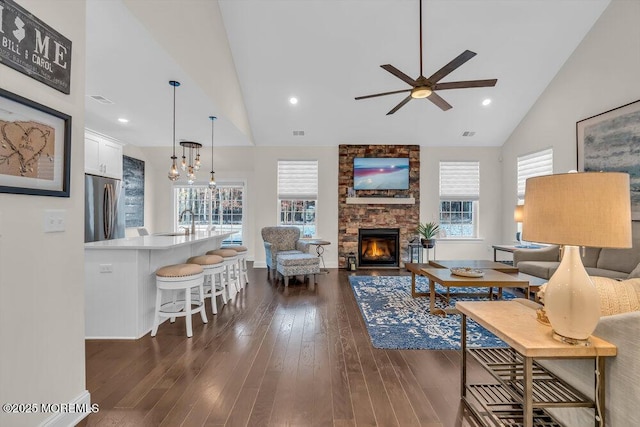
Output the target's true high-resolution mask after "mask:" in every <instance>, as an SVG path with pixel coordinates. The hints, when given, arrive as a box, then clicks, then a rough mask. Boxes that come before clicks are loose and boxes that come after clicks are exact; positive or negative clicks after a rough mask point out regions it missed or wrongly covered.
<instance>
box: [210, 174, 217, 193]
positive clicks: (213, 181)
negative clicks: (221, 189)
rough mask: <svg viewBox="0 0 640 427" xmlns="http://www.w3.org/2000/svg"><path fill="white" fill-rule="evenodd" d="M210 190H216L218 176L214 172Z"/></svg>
mask: <svg viewBox="0 0 640 427" xmlns="http://www.w3.org/2000/svg"><path fill="white" fill-rule="evenodd" d="M209 188H210V189H212V190H215V189H216V174H215V172H214V171H211V178H209Z"/></svg>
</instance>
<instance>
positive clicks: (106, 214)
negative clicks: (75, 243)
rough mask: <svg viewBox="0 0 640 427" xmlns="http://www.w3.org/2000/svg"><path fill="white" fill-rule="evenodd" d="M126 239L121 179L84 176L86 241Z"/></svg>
mask: <svg viewBox="0 0 640 427" xmlns="http://www.w3.org/2000/svg"><path fill="white" fill-rule="evenodd" d="M120 237H124V190H123V188H122V182H121V181H120V180H119V179H113V178H105V177H103V176H96V175H88V174H87V175H85V176H84V241H85V242H95V241H98V240H110V239H118V238H120Z"/></svg>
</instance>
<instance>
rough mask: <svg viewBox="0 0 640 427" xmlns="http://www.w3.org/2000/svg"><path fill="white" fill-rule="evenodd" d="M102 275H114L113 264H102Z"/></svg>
mask: <svg viewBox="0 0 640 427" xmlns="http://www.w3.org/2000/svg"><path fill="white" fill-rule="evenodd" d="M100 273H113V264H100Z"/></svg>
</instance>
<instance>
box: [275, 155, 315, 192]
mask: <svg viewBox="0 0 640 427" xmlns="http://www.w3.org/2000/svg"><path fill="white" fill-rule="evenodd" d="M278 199H280V200H283V199H296V200H317V199H318V161H317V160H279V161H278Z"/></svg>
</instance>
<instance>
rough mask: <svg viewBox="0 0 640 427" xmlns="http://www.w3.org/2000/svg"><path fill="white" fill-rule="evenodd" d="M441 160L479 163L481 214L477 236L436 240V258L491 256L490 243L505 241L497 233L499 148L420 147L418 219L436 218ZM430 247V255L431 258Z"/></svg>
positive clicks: (432, 254)
mask: <svg viewBox="0 0 640 427" xmlns="http://www.w3.org/2000/svg"><path fill="white" fill-rule="evenodd" d="M440 161H479V162H480V203H479V206H480V216H479V223H478V238H477V239H464V240H453V239H451V240H446V239H441V240H438V241H437V243H436V250H435V255H437V258H438V259H443V260H446V259H461V260H464V259H493V250H492V249H491V245H494V244H499V243H504V241H502V237H501V235H500V231H501V228H500V225H501V221H502V218H501V216H500V214H499V213H500V211H501V203H502V202H501V194H502V182H501V168H502V163H501V159H500V148H498V147H484V148H477V147H454V148H446V147H422V149H421V150H420V222H422V223H424V222H428V221H436V222H437V221H438V218H439V200H440V194H439V173H440V172H439V167H440ZM433 256H434V253H433V250H432V251H431V253H430V258H431V259H433Z"/></svg>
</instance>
